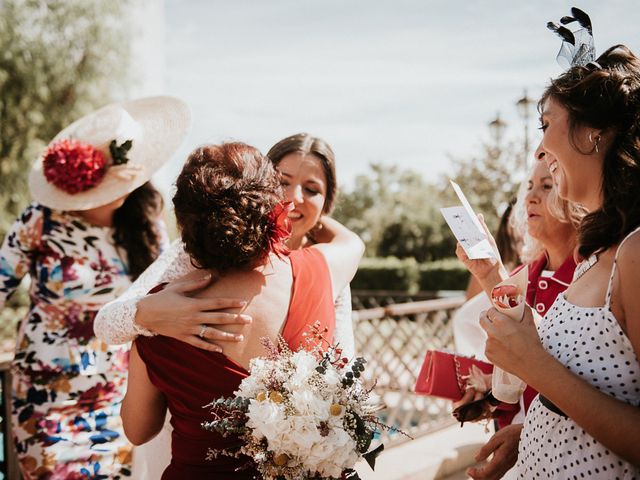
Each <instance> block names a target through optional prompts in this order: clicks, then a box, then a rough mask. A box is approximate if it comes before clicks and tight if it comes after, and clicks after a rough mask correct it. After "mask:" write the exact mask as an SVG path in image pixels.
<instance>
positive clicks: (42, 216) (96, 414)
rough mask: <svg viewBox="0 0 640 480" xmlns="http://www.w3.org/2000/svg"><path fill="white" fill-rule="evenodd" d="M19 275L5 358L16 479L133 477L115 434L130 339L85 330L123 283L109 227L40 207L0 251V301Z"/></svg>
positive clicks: (126, 450) (25, 216) (121, 256)
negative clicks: (21, 296)
mask: <svg viewBox="0 0 640 480" xmlns="http://www.w3.org/2000/svg"><path fill="white" fill-rule="evenodd" d="M26 274H30V276H31V285H30V289H29V296H30V299H31V307H30V309H29V312H28V314H27V316H26V318H24V319H23V320H22V322H21V323H20V327H19V331H18V338H17V343H16V355H15V360H14V364H13V367H14V368H13V375H14V376H13V392H12V393H13V406H12V407H13V408H12V417H13V433H14V437H15V442H16V450H17V453H18V458H19V461H20V466H21V469H22V471H23V475H24V476H25V477H26V478H46V479H62V478H65V479H118V478H124V477H128V476H130V474H131V465H130V462H131V448H132V447H131V445H130V444H129V443H128V442H127V440H126V438H125V437H124V434H123V431H122V425H121V420H120V403H121V401H122V398H123V396H124V390H125V387H126V374H127V367H128V350H129V346H128V345H118V346H108V345H106V344H105V343H103V342H101V341H100V340H98V339H97V338H96V337H95V336H94V333H93V320H94V317H95V315H96V313H97V311H98V310H99V309H100V307H101V306H102V305H104V304H105V303H106V302H108V301H110V300H113V299H114V298H116V297H117V296H118V295H120V294H122V293H123V292H124V291H125V290H126V289H127V287H128V286H129V285H130V283H131V282H130V280H129V277H128V275H127V265H126V252H125V251H124V250H122V249H121V248H118V247H116V246H115V244H114V242H113V229H111V228H107V227H98V226H95V225H91V224H89V223H87V222H85V221H83V220H82V219H80V218H79V217H76V216H73V215H72V214H69V213H65V212H58V211H54V210H51V209H49V208H46V207H43V206H41V205H38V204H33V205H31V206H30V207H28V208H27V209H26V210H25V211H24V212H23V213H22V215H21V217H20V218H19V219H18V220H17V221H16V222H15V223H14V225H13V227H12V228H11V230H10V231H9V233H8V234H7V236H6V238H5V240H4V243H3V245H2V247H1V249H0V307H2V306H3V305H4V302H5V301H6V299H7V298H8V297H9V296H10V295H11V294H12V293H13V291H14V290H15V289H16V288H17V286H18V285H19V283H20V280H21V279H22V277H23V276H24V275H26Z"/></svg>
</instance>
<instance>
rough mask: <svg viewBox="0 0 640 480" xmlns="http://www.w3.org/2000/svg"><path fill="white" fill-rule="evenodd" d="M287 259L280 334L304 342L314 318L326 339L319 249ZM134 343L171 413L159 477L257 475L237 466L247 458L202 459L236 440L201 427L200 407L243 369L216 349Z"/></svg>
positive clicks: (329, 309)
mask: <svg viewBox="0 0 640 480" xmlns="http://www.w3.org/2000/svg"><path fill="white" fill-rule="evenodd" d="M289 259H290V261H291V270H292V273H293V285H292V292H291V300H290V303H289V312H288V314H287V319H286V321H285V324H284V327H283V330H282V337H283V338H284V340H285V341H286V342H287V344H288V345H289V346H290V347H291V348H292V349H293V350H294V351H295V350H297V349H298V347H300V346H302V345H304V340H305V338H306V337H305V336H304V334H305V333H306V332H308V329H309V327H310V326H311V325H312V324H313V323H314V322H316V321H319V322H320V324H321V327H326V328H328V332H327V339H329V341H331V339H332V338H333V331H334V328H335V309H334V304H333V293H332V292H333V291H332V286H331V277H330V274H329V269H328V266H327V263H326V261H325V259H324V256H323V254H322V253H321V252H320V251H319V250H317V249H315V248H305V249H302V250H297V251H294V252H292V253H291V255H290V256H289ZM136 346H137V348H138V352H139V354H140V357H141V358H142V360H143V361H144V363H145V364H146V366H147V372H148V375H149V379H150V380H151V382H152V383H153V384H154V385H155V386H156V388H158V390H160V391H161V392H162V393H163V394H164V396H165V398H166V400H167V406H168V408H169V412H170V413H171V425H172V427H173V433H172V445H171V454H172V455H171V456H172V458H171V463H170V464H169V466H168V467H167V469H166V470H165V471H164V473H163V475H162V480H182V479H186V478H188V479H190V480H191V479H193V480H197V479H210V478H216V479H226V478H229V479H231V478H232V479H237V480H243V479H246V480H249V479H253V478H254V477H256V476H257V471H255V470H254V469H245V470H240V471H236V470H237V469H238V468H240V467H243V466H245V465H246V463H247V460H246V459H242V458H240V459H236V458H231V457H224V456H220V457H218V458H216V459H215V460H207V459H206V456H207V450H208V449H209V448H214V449H215V448H218V449H223V448H229V447H231V446H234V445H237V444H238V439H235V438H224V437H221V436H220V435H218V434H216V433H215V432H209V431H206V430H204V429H203V428H202V427H201V426H200V425H201V424H202V422H204V421H207V420H211V417H210V415H209V411H208V409H206V408H203V406H204V405H207V404H209V403H211V402H212V401H213V400H214V399H216V398H218V397H226V396H232V395H233V392H234V391H235V390H237V388H238V386H239V385H240V382H241V381H242V379H243V378H245V377H247V376H248V375H249V374H248V372H247V371H246V370H245V369H244V368H243V367H242V366H240V365H238V364H236V363H235V362H233V361H232V360H230V359H229V358H227V357H226V356H224V355H222V354H220V353H214V352H208V351H205V350H201V349H198V348H195V347H192V346H191V345H188V344H186V343H183V342H180V341H178V340H175V339H173V338H169V337H163V336H156V337H138V338H137V339H136Z"/></svg>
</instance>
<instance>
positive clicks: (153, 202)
mask: <svg viewBox="0 0 640 480" xmlns="http://www.w3.org/2000/svg"><path fill="white" fill-rule="evenodd" d="M163 207H164V201H163V200H162V195H161V194H160V192H158V190H156V189H155V187H154V186H153V185H152V184H151V183H150V182H147V183H145V184H144V185H142V186H141V187H138V188H136V189H135V190H134V191H133V192H131V193H130V194H129V195H128V196H127V198H126V200H125V201H124V203H123V204H122V206H121V207H120V208H118V209H117V210H116V211H115V212H114V214H113V228H114V230H115V232H114V236H113V238H114V241H115V242H116V244H117V245H118V246H120V247H122V248H123V249H124V250H125V251H126V252H127V260H128V265H129V277H131V279H132V280H135V279H136V278H138V276H139V275H140V274H141V273H142V272H144V271H145V270H146V269H147V267H148V266H149V265H151V264H152V263H153V261H154V260H155V259H156V258H158V256H159V255H160V231H159V230H158V219H159V218H160V215H161V213H162V209H163Z"/></svg>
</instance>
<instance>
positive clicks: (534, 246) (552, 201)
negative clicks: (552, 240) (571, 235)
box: [510, 163, 586, 263]
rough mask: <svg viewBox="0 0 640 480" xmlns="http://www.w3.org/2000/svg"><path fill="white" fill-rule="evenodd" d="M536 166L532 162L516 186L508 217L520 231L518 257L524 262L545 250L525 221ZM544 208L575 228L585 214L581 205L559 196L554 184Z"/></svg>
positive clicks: (533, 258)
mask: <svg viewBox="0 0 640 480" xmlns="http://www.w3.org/2000/svg"><path fill="white" fill-rule="evenodd" d="M536 166H537V164H535V163H534V164H533V166H532V167H531V168H530V169H529V172H528V174H527V177H526V179H525V180H524V181H522V183H520V186H519V187H518V197H517V200H516V204H515V205H514V207H513V213H512V215H511V218H510V221H511V226H512V227H513V229H514V230H515V231H517V232H521V233H522V249H521V251H520V258H521V260H522V261H523V262H524V263H531V262H533V261H534V260H535V259H536V258H538V257H539V256H540V255H542V253H544V251H545V248H544V245H543V244H542V242H541V241H540V240H538V239H535V238H533V237H532V236H531V235H530V234H529V228H528V222H527V217H528V216H527V202H526V197H527V189H528V185H529V181H530V180H531V178H532V177H533V172H534V170H535V168H536ZM545 208H547V210H548V211H549V213H550V214H551V215H552V216H553V217H554V218H556V219H557V220H558V221H560V222H561V223H571V224H573V226H574V227H576V228H577V227H578V225H579V224H580V222H581V221H582V218H583V217H584V216H585V215H586V210H585V209H584V208H582V207H581V206H579V205H577V204H575V203H572V202H569V201H568V200H564V199H562V198H560V197H559V196H558V191H557V189H556V186H555V184H554V186H553V189H552V190H551V192H550V193H549V197H548V198H547V202H546V206H545Z"/></svg>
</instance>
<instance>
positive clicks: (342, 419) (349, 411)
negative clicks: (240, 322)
mask: <svg viewBox="0 0 640 480" xmlns="http://www.w3.org/2000/svg"><path fill="white" fill-rule="evenodd" d="M323 333H324V332H323V331H319V328H318V326H317V325H314V326H313V327H312V334H311V335H308V336H307V342H308V349H307V350H305V349H300V350H298V351H297V352H293V351H291V349H289V347H288V346H287V345H286V343H285V342H284V341H283V340H282V339H281V340H280V341H279V344H278V345H277V346H276V345H274V344H273V342H271V341H270V340H269V339H263V344H264V346H265V348H266V350H267V355H266V356H265V357H260V358H256V359H253V360H252V361H251V364H250V372H251V374H250V375H249V376H248V377H246V378H245V379H244V380H243V381H242V383H241V384H240V387H239V388H238V390H237V391H236V392H234V394H235V397H230V398H219V399H217V400H215V401H214V402H213V403H211V404H209V405H207V407H210V408H211V413H212V415H213V417H214V420H212V421H210V422H205V423H203V425H202V426H203V428H205V429H207V430H212V431H215V432H218V433H219V434H221V435H223V436H230V435H235V436H238V437H239V439H240V441H241V443H242V446H241V447H239V448H238V449H236V450H233V451H228V450H213V449H209V452H208V458H215V457H216V456H218V455H231V456H235V457H239V456H241V455H246V456H248V457H249V458H250V459H251V460H252V461H253V464H254V466H255V468H257V470H258V471H259V472H260V474H261V475H262V477H263V478H265V479H267V480H275V479H278V480H280V479H283V480H289V479H341V478H349V479H357V478H359V477H358V475H357V473H356V472H355V470H352V467H353V466H354V464H355V463H356V461H357V460H358V459H359V458H361V457H364V458H365V459H367V461H368V462H369V465H371V467H372V468H373V466H374V462H375V457H376V456H377V455H378V454H379V453H380V451H382V448H383V446H382V445H380V446H379V447H378V448H376V449H375V450H373V451H371V452H369V453H366V452H367V450H368V449H369V446H370V444H371V440H372V438H373V434H374V431H375V429H376V427H377V426H381V427H385V426H384V425H382V424H380V423H379V421H378V419H377V417H376V412H377V411H379V410H380V407H378V406H376V405H375V404H374V402H373V401H372V399H371V390H368V389H366V388H365V387H364V386H363V384H362V382H361V381H360V380H359V377H360V375H361V373H362V372H363V371H364V368H365V367H364V364H365V363H366V362H365V360H364V359H362V358H357V359H356V360H354V362H353V364H351V365H349V366H347V365H348V359H347V358H343V357H342V356H341V354H342V352H341V350H340V349H339V348H338V347H336V346H330V347H329V348H328V349H327V350H326V351H325V350H323V349H322V348H321V342H325V340H324V338H323Z"/></svg>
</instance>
